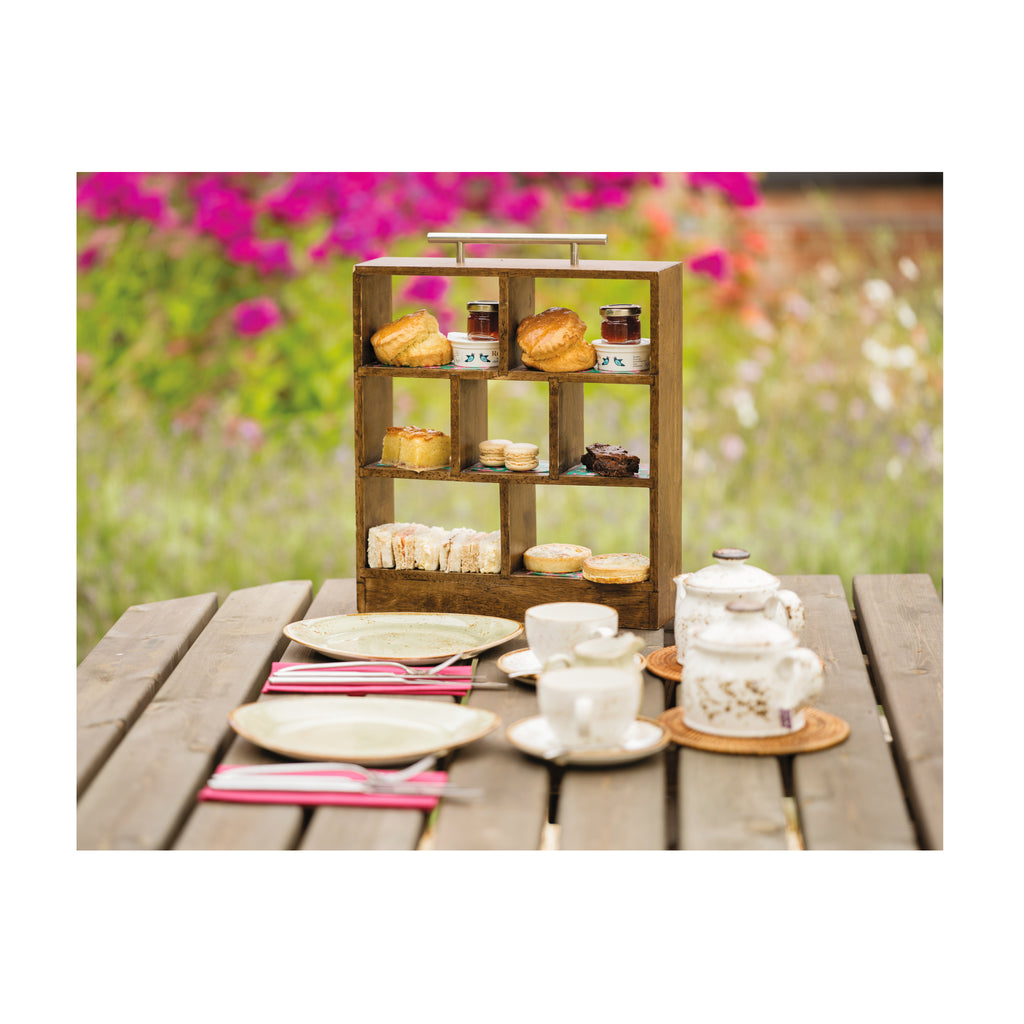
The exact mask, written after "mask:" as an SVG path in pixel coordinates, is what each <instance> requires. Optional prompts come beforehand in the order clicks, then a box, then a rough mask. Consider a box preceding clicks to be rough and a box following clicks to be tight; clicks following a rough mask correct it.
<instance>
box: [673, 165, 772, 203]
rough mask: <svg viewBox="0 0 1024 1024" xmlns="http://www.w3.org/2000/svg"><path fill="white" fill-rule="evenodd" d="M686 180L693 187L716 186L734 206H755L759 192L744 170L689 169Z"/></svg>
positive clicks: (751, 178)
mask: <svg viewBox="0 0 1024 1024" xmlns="http://www.w3.org/2000/svg"><path fill="white" fill-rule="evenodd" d="M686 177H687V180H688V181H689V182H690V184H691V185H692V186H693V187H694V188H717V189H719V190H720V191H721V192H724V193H725V195H726V196H727V197H728V199H729V200H730V201H731V202H733V203H735V204H736V206H757V204H758V203H760V202H761V194H760V192H759V191H758V189H757V182H756V181H755V180H754V178H753V176H752V175H750V174H748V173H747V172H745V171H690V172H688V173H687V175H686Z"/></svg>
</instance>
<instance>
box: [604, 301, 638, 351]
mask: <svg viewBox="0 0 1024 1024" xmlns="http://www.w3.org/2000/svg"><path fill="white" fill-rule="evenodd" d="M601 338H602V340H604V341H607V342H611V343H612V344H615V343H618V344H620V345H629V344H632V343H634V342H638V341H640V340H641V334H640V307H639V306H634V305H632V304H630V303H622V302H620V303H615V304H613V305H609V306H602V307H601Z"/></svg>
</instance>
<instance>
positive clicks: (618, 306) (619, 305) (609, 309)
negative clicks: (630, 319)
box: [601, 302, 641, 316]
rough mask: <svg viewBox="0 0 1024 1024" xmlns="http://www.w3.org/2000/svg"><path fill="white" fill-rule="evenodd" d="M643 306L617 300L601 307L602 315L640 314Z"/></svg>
mask: <svg viewBox="0 0 1024 1024" xmlns="http://www.w3.org/2000/svg"><path fill="white" fill-rule="evenodd" d="M640 313H641V308H640V307H639V306H634V305H633V304H632V303H629V302H616V303H612V304H611V305H609V306H602V307H601V316H639V315H640Z"/></svg>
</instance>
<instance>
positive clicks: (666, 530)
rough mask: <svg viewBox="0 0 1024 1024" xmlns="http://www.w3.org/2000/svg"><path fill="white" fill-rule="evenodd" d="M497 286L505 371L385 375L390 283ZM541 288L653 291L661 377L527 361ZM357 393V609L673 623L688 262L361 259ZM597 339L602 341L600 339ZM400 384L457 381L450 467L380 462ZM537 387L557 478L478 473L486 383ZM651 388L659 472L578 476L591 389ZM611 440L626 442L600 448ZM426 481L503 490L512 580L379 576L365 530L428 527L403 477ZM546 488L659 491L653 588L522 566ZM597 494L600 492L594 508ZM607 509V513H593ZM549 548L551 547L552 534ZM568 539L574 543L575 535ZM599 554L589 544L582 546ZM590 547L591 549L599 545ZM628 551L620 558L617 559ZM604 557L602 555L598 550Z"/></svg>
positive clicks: (418, 573)
mask: <svg viewBox="0 0 1024 1024" xmlns="http://www.w3.org/2000/svg"><path fill="white" fill-rule="evenodd" d="M393 275H398V276H420V275H442V276H450V277H455V276H466V277H480V278H484V277H496V278H497V279H498V298H499V304H500V317H499V332H500V344H501V349H500V359H499V364H498V366H497V367H496V368H495V369H490V370H482V371H481V370H473V371H466V370H460V369H456V368H454V367H424V368H416V369H413V368H407V367H394V366H382V365H380V363H379V362H378V361H377V357H376V355H375V354H374V351H373V348H372V346H371V345H370V337H371V335H373V333H374V332H375V331H376V330H378V329H379V328H380V327H382V326H384V325H385V324H387V323H390V322H391V321H392V320H393V319H394V316H393V314H392V276H393ZM538 278H602V279H607V280H609V281H627V280H628V281H638V280H639V281H647V282H648V283H649V287H650V300H649V302H647V303H645V304H644V306H645V310H644V313H645V318H646V319H648V322H649V334H650V339H651V365H650V372H648V373H645V374H614V373H593V372H584V373H545V372H543V371H539V370H533V369H529V368H527V367H525V366H523V364H522V360H521V358H520V356H521V353H520V350H519V346H518V344H517V343H516V332H517V329H518V326H519V323H520V321H521V320H523V319H525V318H526V317H528V316H532V315H533V314H534V313H535V312H538V310H536V309H535V308H534V283H535V281H536V280H537V279H538ZM353 300H354V301H353V309H354V312H353V321H354V341H355V354H354V361H353V367H354V387H355V444H356V503H355V504H356V565H357V570H356V580H357V582H356V593H357V601H358V608H359V611H361V612H364V611H454V612H469V613H471V612H475V613H480V612H485V613H487V614H492V615H502V616H506V617H509V618H513V619H517V620H520V621H521V620H522V618H523V615H524V613H525V611H526V609H527V608H529V607H531V606H532V605H535V604H542V603H544V602H547V601H594V602H598V603H601V604H608V605H611V606H613V607H614V608H616V609H617V610H618V612H619V621H620V624H621V625H622V626H625V627H633V628H636V629H656V628H659V627H660V626H663V625H664V624H665V623H666V622H668V621H669V620H670V619H671V618H672V614H673V600H674V588H673V582H672V581H673V577H675V576H676V575H678V573H679V572H680V562H681V544H682V522H681V471H682V379H681V373H682V265H681V264H680V263H657V262H635V261H630V262H622V261H613V260H580V261H578V262H577V263H575V264H573V263H570V261H569V260H565V259H561V260H559V259H546V260H523V259H465V260H463V261H457V260H456V259H446V258H440V257H438V258H424V259H397V258H387V257H382V258H380V259H375V260H370V261H368V262H366V263H360V264H358V265H357V266H356V267H355V268H354V277H353ZM588 336H589V337H595V336H599V334H597V333H595V332H588ZM395 377H432V378H441V379H444V378H447V379H448V380H449V386H450V389H451V424H450V431H451V438H452V459H451V465H450V467H449V468H448V469H443V470H434V471H430V472H426V473H419V474H418V473H415V472H411V471H409V470H401V469H396V468H393V467H381V466H377V465H375V464H376V463H378V462H379V461H380V458H381V454H382V443H383V437H384V432H385V430H386V428H387V427H389V426H392V425H394V421H393V406H392V382H393V379H394V378H395ZM489 380H526V381H541V382H545V383H546V384H547V387H548V453H549V460H548V464H549V469H548V472H547V474H546V475H543V474H530V473H526V474H513V473H508V474H500V475H499V474H490V473H481V472H474V471H473V470H472V467H473V465H474V464H476V463H477V461H478V453H477V446H478V445H479V443H480V442H481V441H484V440H486V439H487V438H488V436H489V435H488V429H487V382H488V381H489ZM585 384H591V385H593V384H597V385H600V386H602V387H610V388H615V387H646V388H647V389H648V391H649V394H650V449H649V450H650V463H649V467H650V468H649V474H648V475H647V476H638V477H628V478H625V479H618V478H609V477H599V476H589V475H588V476H580V475H571V476H570V475H567V470H569V469H570V468H571V467H573V466H576V465H578V464H579V461H580V456H581V455H582V454H583V452H584V451H585V450H586V442H585V439H584V429H583V397H584V391H583V388H584V385H585ZM587 440H589V442H590V443H593V441H594V440H601V441H605V440H608V441H612V442H613V443H614V438H590V439H587ZM396 478H418V479H430V480H451V481H459V482H475V483H478V484H479V485H480V486H482V487H492V488H494V489H495V492H496V497H497V500H498V502H499V511H500V515H499V520H500V525H501V572H500V573H498V574H494V573H444V572H426V571H423V570H411V571H406V570H398V569H371V568H369V567H368V566H367V547H366V546H367V534H368V531H369V529H370V527H371V526H375V525H378V524H380V523H388V522H394V521H395V520H396V519H401V520H405V521H409V520H415V521H417V522H422V523H426V524H427V525H449V526H451V525H454V524H436V523H433V522H431V520H430V517H429V515H426V514H425V513H413V511H412V510H410V509H401V510H399V514H398V515H396V509H395V500H394V498H395V492H394V481H395V479H396ZM545 486H553V487H558V486H572V487H597V488H601V487H635V488H643V489H646V490H647V491H648V495H649V523H650V548H649V551H648V552H646V553H647V554H648V555H649V557H650V560H651V573H650V578H649V579H648V580H646V581H645V582H643V583H635V584H618V585H604V584H598V583H591V582H589V581H587V580H584V579H572V578H565V577H556V576H550V577H549V576H539V575H532V574H529V573H527V572H526V571H525V569H524V567H523V552H524V551H525V550H526V549H527V548H529V547H532V546H533V545H534V544H536V543H538V540H537V515H536V490H535V488H537V487H545ZM596 497H598V495H596V494H595V498H596ZM595 507H599V505H597V504H596V503H595ZM547 539H550V538H547ZM566 539H568V538H566ZM572 540H573V541H574V542H575V543H580V544H587V541H586V538H585V536H581V537H579V538H572ZM588 546H589V545H588ZM619 550H621V549H619ZM599 553H603V552H599V551H597V550H595V554H599Z"/></svg>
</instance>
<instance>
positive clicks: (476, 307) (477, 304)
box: [466, 299, 498, 313]
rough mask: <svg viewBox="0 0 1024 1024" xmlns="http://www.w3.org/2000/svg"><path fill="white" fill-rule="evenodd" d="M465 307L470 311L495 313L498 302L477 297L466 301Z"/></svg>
mask: <svg viewBox="0 0 1024 1024" xmlns="http://www.w3.org/2000/svg"><path fill="white" fill-rule="evenodd" d="M466 309H467V310H468V311H469V312H470V313H497V312H498V303H497V302H496V301H494V302H492V301H491V300H490V299H477V300H475V301H473V302H467V303H466Z"/></svg>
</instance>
